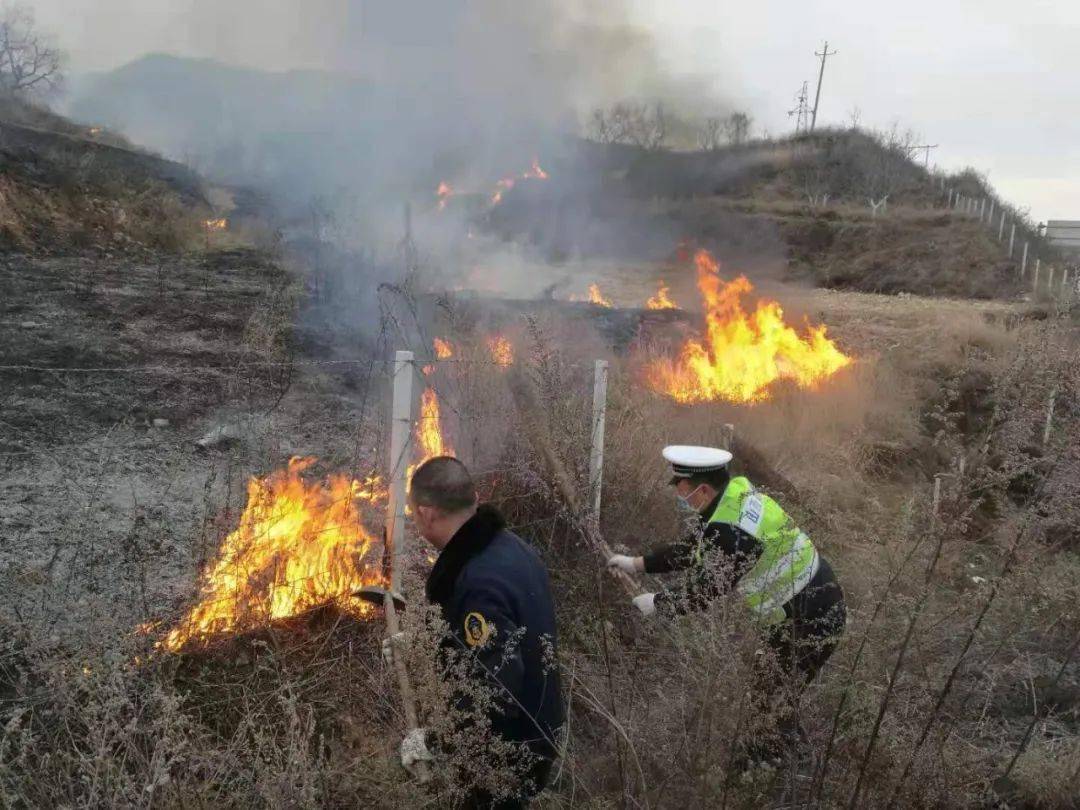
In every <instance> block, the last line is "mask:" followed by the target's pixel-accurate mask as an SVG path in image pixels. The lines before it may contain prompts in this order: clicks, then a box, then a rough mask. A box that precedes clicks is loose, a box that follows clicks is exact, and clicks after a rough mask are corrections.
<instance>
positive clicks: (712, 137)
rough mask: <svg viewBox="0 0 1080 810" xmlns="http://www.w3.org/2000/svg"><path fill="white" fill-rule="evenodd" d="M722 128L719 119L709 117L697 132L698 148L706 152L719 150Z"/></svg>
mask: <svg viewBox="0 0 1080 810" xmlns="http://www.w3.org/2000/svg"><path fill="white" fill-rule="evenodd" d="M722 127H723V124H722V123H721V121H720V119H719V118H715V117H709V118H706V119H705V122H704V123H703V124H702V125H701V129H699V130H698V146H700V147H701V148H702V149H704V150H705V151H707V152H715V151H716V150H717V149H719V148H720V131H721V129H722Z"/></svg>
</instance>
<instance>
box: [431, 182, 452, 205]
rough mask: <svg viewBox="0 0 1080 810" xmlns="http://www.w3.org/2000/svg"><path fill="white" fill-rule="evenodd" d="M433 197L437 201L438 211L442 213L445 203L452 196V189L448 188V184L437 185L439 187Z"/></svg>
mask: <svg viewBox="0 0 1080 810" xmlns="http://www.w3.org/2000/svg"><path fill="white" fill-rule="evenodd" d="M435 196H436V197H437V198H438V200H439V210H440V211H442V210H443V209H444V208H446V202H447V200H449V199H450V198H451V197H453V196H454V189H453V188H451V187H450V184H449V183H446V182H442V183H439V187H438V188H437V189H436V190H435Z"/></svg>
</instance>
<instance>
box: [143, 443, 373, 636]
mask: <svg viewBox="0 0 1080 810" xmlns="http://www.w3.org/2000/svg"><path fill="white" fill-rule="evenodd" d="M314 463H315V459H313V458H293V459H292V460H291V461H289V466H288V468H287V469H285V470H277V471H275V472H272V473H270V474H269V475H268V476H266V477H265V478H258V477H253V478H252V479H251V480H250V481H249V482H248V499H247V505H246V506H245V507H244V512H243V514H242V515H241V516H240V525H239V526H238V527H237V528H236V530H235V531H232V532H230V533H229V535H228V536H227V537H226V538H225V540H224V541H223V542H222V544H221V549H220V551H219V553H218V560H217V562H216V563H215V564H214V565H213V566H212V567H211V568H209V569H208V570H207V571H206V572H204V574H203V576H202V583H201V585H200V587H199V592H200V599H199V603H198V604H197V605H195V607H193V608H192V609H191V610H190V611H188V613H187V615H186V616H185V617H184V618H183V619H182V620H181V621H180V622H179V623H178V624H177V625H176V627H175V628H174V629H173V630H172V631H170V632H169V634H168V635H167V636H166V637H165V638H164V640H163V641H162V646H163V647H164V648H165V649H167V650H171V651H176V650H179V649H181V648H183V647H184V646H185V645H187V644H188V643H190V642H192V641H205V640H207V639H210V638H212V637H214V636H218V635H222V634H225V633H237V632H243V631H246V630H251V629H253V628H255V627H258V626H260V625H263V624H266V623H267V622H269V621H271V620H274V619H282V618H285V617H288V616H295V615H297V614H299V613H302V612H303V611H305V610H309V609H311V608H314V607H318V606H320V605H325V604H328V603H336V604H337V605H339V606H340V607H341V608H342V609H344V610H347V611H349V612H350V613H353V614H355V615H360V614H362V613H364V612H365V610H366V608H365V605H364V603H363V602H362V601H360V600H359V599H356V598H355V597H354V596H353V593H354V592H355V591H356V590H357V589H358V588H360V587H362V586H364V585H372V584H381V583H382V582H383V576H382V573H381V570H380V567H379V566H378V565H377V564H373V565H370V566H369V565H368V564H367V563H365V561H364V557H365V556H366V555H367V553H368V551H369V550H371V549H372V548H377V547H379V544H378V543H376V542H375V540H374V538H373V537H372V535H371V533H369V532H368V530H367V529H366V528H365V527H364V525H363V523H362V522H361V515H360V509H359V506H358V504H359V502H361V501H368V502H375V501H378V500H381V499H382V498H384V497H385V495H386V492H385V490H384V489H383V488H382V487H381V486H380V485H379V481H378V479H375V478H372V479H369V480H367V481H365V482H363V483H361V482H360V481H357V480H354V479H351V478H349V477H347V476H344V475H332V476H330V477H329V479H328V480H327V481H326V482H325V484H319V483H311V484H309V483H308V482H306V481H305V480H304V479H303V477H302V475H301V473H303V472H304V471H305V470H306V469H308V468H309V467H311V465H312V464H314Z"/></svg>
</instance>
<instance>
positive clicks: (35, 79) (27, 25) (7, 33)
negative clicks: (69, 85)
mask: <svg viewBox="0 0 1080 810" xmlns="http://www.w3.org/2000/svg"><path fill="white" fill-rule="evenodd" d="M63 67H64V56H63V53H62V52H61V51H60V49H59V48H58V47H57V46H56V45H55V44H54V43H53V42H52V40H51V39H50V37H48V36H47V35H45V34H42V33H41V32H40V31H38V28H37V23H36V20H35V18H34V12H33V10H32V9H31V8H30V7H29V6H25V5H23V4H15V5H10V4H7V5H4V6H2V7H0V89H2V90H4V91H6V92H7V93H9V94H13V95H24V96H25V95H41V94H44V93H48V92H50V91H52V90H55V89H56V88H57V87H59V86H60V83H61V81H62V79H63Z"/></svg>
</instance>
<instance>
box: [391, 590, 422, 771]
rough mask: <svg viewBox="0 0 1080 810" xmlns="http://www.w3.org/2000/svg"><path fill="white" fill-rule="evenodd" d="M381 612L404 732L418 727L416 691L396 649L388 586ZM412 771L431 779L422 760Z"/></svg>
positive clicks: (396, 627) (395, 625)
mask: <svg viewBox="0 0 1080 810" xmlns="http://www.w3.org/2000/svg"><path fill="white" fill-rule="evenodd" d="M383 612H384V613H385V614H386V632H387V634H388V635H389V637H390V646H391V649H392V650H393V659H394V673H395V674H396V675H397V682H398V692H400V693H401V706H402V708H403V709H404V711H405V730H406V732H411V731H415V730H416V729H418V728H420V718H419V715H418V714H417V711H416V693H415V692H413V687H412V681H411V680H409V670H408V669H406V668H405V656H404V654H403V651H402V650H400V649H398V647H399V646H400V645H399V644H398V639H400V636H399V635H398V633H400V632H401V625H400V624H399V623H398V617H397V608H395V607H394V597H393V596H392V595H391V591H390V589H389V588H387V589H386V593H385V595H384V596H383ZM413 773H415V774H416V780H417V781H418V782H420V783H421V784H423V783H424V782H427V781H429V780H430V779H431V769H430V768H428V764H427V763H426V762H424V761H423V760H420V761H418V762H416V763H415V764H414V765H413Z"/></svg>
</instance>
